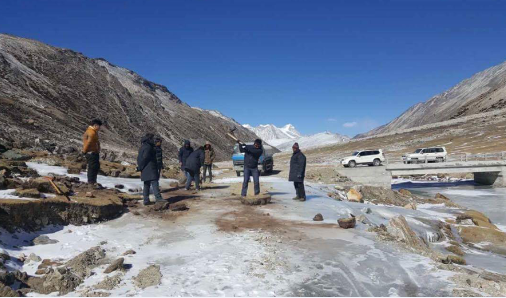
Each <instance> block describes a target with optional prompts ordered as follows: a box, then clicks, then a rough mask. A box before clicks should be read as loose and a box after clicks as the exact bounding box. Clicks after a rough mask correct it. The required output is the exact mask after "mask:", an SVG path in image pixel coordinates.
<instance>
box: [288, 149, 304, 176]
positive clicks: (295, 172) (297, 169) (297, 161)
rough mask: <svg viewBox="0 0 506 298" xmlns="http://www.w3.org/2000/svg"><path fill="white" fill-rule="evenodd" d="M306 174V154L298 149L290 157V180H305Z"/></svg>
mask: <svg viewBox="0 0 506 298" xmlns="http://www.w3.org/2000/svg"><path fill="white" fill-rule="evenodd" d="M305 176H306V156H305V155H304V154H303V153H302V152H301V151H300V150H297V151H296V152H294V153H293V155H292V158H291V159H290V174H289V175H288V181H293V182H304V177H305Z"/></svg>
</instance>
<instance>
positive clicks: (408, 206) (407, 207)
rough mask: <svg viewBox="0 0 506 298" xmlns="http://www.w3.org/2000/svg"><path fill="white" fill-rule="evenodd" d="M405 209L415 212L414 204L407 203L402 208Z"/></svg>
mask: <svg viewBox="0 0 506 298" xmlns="http://www.w3.org/2000/svg"><path fill="white" fill-rule="evenodd" d="M404 208H406V209H411V210H416V204H415V203H409V204H407V205H406V206H404Z"/></svg>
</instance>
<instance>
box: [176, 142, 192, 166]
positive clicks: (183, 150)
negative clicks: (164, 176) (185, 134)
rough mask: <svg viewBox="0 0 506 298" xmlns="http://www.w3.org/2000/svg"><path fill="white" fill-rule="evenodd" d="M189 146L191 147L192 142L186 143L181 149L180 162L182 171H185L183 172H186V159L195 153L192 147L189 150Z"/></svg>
mask: <svg viewBox="0 0 506 298" xmlns="http://www.w3.org/2000/svg"><path fill="white" fill-rule="evenodd" d="M187 144H188V145H189V144H190V141H184V146H183V147H181V148H180V149H179V162H180V163H182V165H181V169H183V170H184V166H185V164H186V159H187V158H188V156H190V154H191V153H192V152H193V148H192V147H188V148H187V147H186V145H187Z"/></svg>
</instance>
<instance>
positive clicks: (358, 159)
mask: <svg viewBox="0 0 506 298" xmlns="http://www.w3.org/2000/svg"><path fill="white" fill-rule="evenodd" d="M384 161H385V156H384V155H383V151H382V150H381V149H379V150H361V151H355V152H353V154H352V155H351V156H350V157H346V158H344V159H343V160H341V164H342V165H343V166H345V167H350V168H354V167H355V166H356V165H360V164H366V165H370V166H379V165H381V163H382V162H384Z"/></svg>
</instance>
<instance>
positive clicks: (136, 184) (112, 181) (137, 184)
mask: <svg viewBox="0 0 506 298" xmlns="http://www.w3.org/2000/svg"><path fill="white" fill-rule="evenodd" d="M26 165H27V166H28V167H29V168H32V169H34V170H35V171H37V173H38V174H39V175H42V176H46V175H48V174H50V173H53V174H56V175H66V176H69V177H78V178H79V180H80V181H82V182H87V181H88V176H87V174H86V172H81V173H80V174H68V172H67V169H66V168H64V167H59V166H49V165H47V164H40V163H34V162H27V163H26ZM176 181H177V180H175V179H165V178H162V179H160V187H166V188H168V187H169V185H170V183H171V182H176ZM97 182H98V183H100V184H102V186H104V187H106V188H114V186H115V185H118V184H121V185H123V186H124V188H123V189H120V191H122V192H130V190H133V192H139V191H141V190H142V187H143V182H142V181H141V179H140V178H121V177H109V176H103V175H98V176H97Z"/></svg>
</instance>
